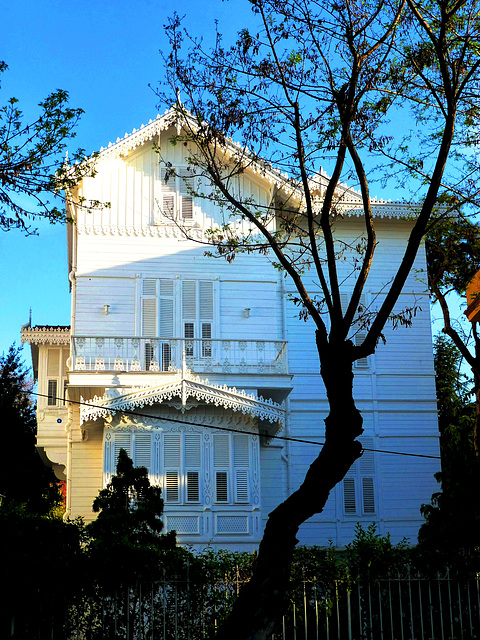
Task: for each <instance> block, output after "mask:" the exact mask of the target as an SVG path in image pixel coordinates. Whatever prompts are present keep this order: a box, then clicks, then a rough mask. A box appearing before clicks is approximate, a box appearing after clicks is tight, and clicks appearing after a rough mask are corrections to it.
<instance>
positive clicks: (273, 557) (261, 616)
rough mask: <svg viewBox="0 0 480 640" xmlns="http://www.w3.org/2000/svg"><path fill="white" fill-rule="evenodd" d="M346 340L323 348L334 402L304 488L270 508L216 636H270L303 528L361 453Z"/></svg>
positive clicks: (226, 639)
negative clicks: (331, 349) (249, 571)
mask: <svg viewBox="0 0 480 640" xmlns="http://www.w3.org/2000/svg"><path fill="white" fill-rule="evenodd" d="M342 346H343V347H344V349H336V350H335V353H332V354H331V357H329V356H328V355H325V354H322V378H323V380H324V383H325V386H326V390H327V397H328V400H329V404H330V413H329V415H328V417H327V418H326V420H325V425H326V429H325V444H324V446H323V448H322V449H321V451H320V453H319V455H318V457H317V458H316V459H315V460H314V462H313V463H312V464H311V466H310V468H309V470H308V472H307V475H306V476H305V480H304V481H303V483H302V485H301V486H300V487H299V489H297V491H295V492H294V493H292V495H291V496H290V497H289V498H287V499H286V500H285V501H284V502H282V504H280V505H279V506H278V507H277V508H276V509H274V511H272V512H271V513H270V514H269V517H268V521H267V524H266V527H265V532H264V535H263V539H262V541H261V543H260V547H259V551H258V557H257V561H256V564H255V567H254V572H253V576H252V579H251V580H250V582H248V583H247V584H245V585H244V587H243V588H242V590H241V592H240V596H239V598H238V600H237V601H236V603H235V605H234V607H233V610H232V612H231V614H230V616H229V617H228V619H227V620H226V622H225V623H224V624H223V625H222V626H221V627H220V629H219V631H218V632H217V634H216V636H215V638H216V640H236V639H238V640H264V639H265V640H266V639H267V638H270V637H271V634H272V632H273V631H274V630H275V628H276V627H277V625H278V623H279V622H280V620H281V617H282V615H283V613H284V610H285V606H286V603H287V596H288V591H289V578H290V568H291V562H292V557H293V551H294V549H295V546H296V544H297V542H298V540H297V532H298V529H299V527H300V525H301V524H302V523H303V522H305V521H306V520H308V518H310V517H311V516H313V515H315V514H317V513H321V511H323V508H324V506H325V503H326V501H327V499H328V496H329V493H330V491H331V490H332V489H333V487H334V486H335V485H336V484H337V483H338V482H340V481H341V480H342V479H343V477H344V476H345V474H346V473H347V471H348V470H349V469H350V467H351V465H352V464H353V463H354V462H355V460H357V458H359V457H360V455H361V451H362V448H361V445H360V443H359V442H358V441H355V438H356V437H357V436H359V435H360V434H361V433H362V431H363V429H362V422H363V420H362V417H361V415H360V412H359V411H358V409H357V408H356V407H355V403H354V401H353V372H352V361H351V359H350V353H349V351H350V348H351V345H349V344H348V343H347V344H346V345H342ZM342 351H343V354H342Z"/></svg>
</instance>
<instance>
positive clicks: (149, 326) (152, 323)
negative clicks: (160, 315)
mask: <svg viewBox="0 0 480 640" xmlns="http://www.w3.org/2000/svg"><path fill="white" fill-rule="evenodd" d="M156 335H157V300H156V299H155V298H144V299H143V300H142V336H145V337H149V338H150V337H154V336H156Z"/></svg>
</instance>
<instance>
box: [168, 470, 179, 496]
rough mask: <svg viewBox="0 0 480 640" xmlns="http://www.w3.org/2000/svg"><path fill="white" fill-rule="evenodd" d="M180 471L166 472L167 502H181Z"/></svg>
mask: <svg viewBox="0 0 480 640" xmlns="http://www.w3.org/2000/svg"><path fill="white" fill-rule="evenodd" d="M178 475H179V473H178V471H166V473H165V501H166V502H178V500H179V481H178Z"/></svg>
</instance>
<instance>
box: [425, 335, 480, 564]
mask: <svg viewBox="0 0 480 640" xmlns="http://www.w3.org/2000/svg"><path fill="white" fill-rule="evenodd" d="M460 363H461V356H460V353H459V352H458V350H457V349H456V348H455V346H454V345H453V344H452V342H451V341H450V340H449V339H448V338H447V337H446V336H443V335H441V336H438V337H437V339H436V341H435V369H436V388H437V402H438V423H439V429H440V447H441V456H442V470H441V472H439V473H437V474H436V479H437V480H438V482H439V483H440V486H441V490H440V491H438V492H436V493H434V494H433V496H432V502H431V504H428V505H423V506H422V513H423V515H424V516H425V519H426V522H425V524H424V525H423V526H422V527H421V529H420V532H419V541H420V543H421V546H422V547H425V548H431V549H432V550H437V551H439V552H441V553H442V554H443V555H442V557H443V560H445V559H446V558H450V559H451V558H452V556H453V554H454V553H456V552H459V551H461V550H463V551H462V552H464V551H465V550H468V549H473V548H474V547H478V546H479V545H480V513H479V511H478V497H477V494H478V486H477V483H476V479H475V478H476V473H475V452H474V444H473V434H474V426H475V405H474V403H473V402H472V396H471V381H469V380H467V379H466V378H465V376H464V375H463V374H462V373H461V371H460Z"/></svg>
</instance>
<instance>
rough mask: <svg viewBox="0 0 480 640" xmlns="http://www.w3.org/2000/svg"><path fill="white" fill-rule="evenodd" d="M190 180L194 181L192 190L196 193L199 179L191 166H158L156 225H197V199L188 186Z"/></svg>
mask: <svg viewBox="0 0 480 640" xmlns="http://www.w3.org/2000/svg"><path fill="white" fill-rule="evenodd" d="M189 180H192V181H193V184H192V185H191V189H192V190H193V191H195V189H196V186H197V184H198V177H197V176H195V175H194V174H193V168H192V167H189V165H185V164H184V165H182V164H179V165H176V166H168V167H167V166H165V165H163V164H162V165H156V180H155V183H156V185H157V194H156V198H155V203H156V208H157V210H156V211H155V212H154V224H168V223H171V224H175V223H181V224H182V225H185V226H191V225H193V224H194V223H195V215H196V212H195V197H194V196H193V195H192V192H191V190H190V188H189V186H188V183H187V181H189Z"/></svg>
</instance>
